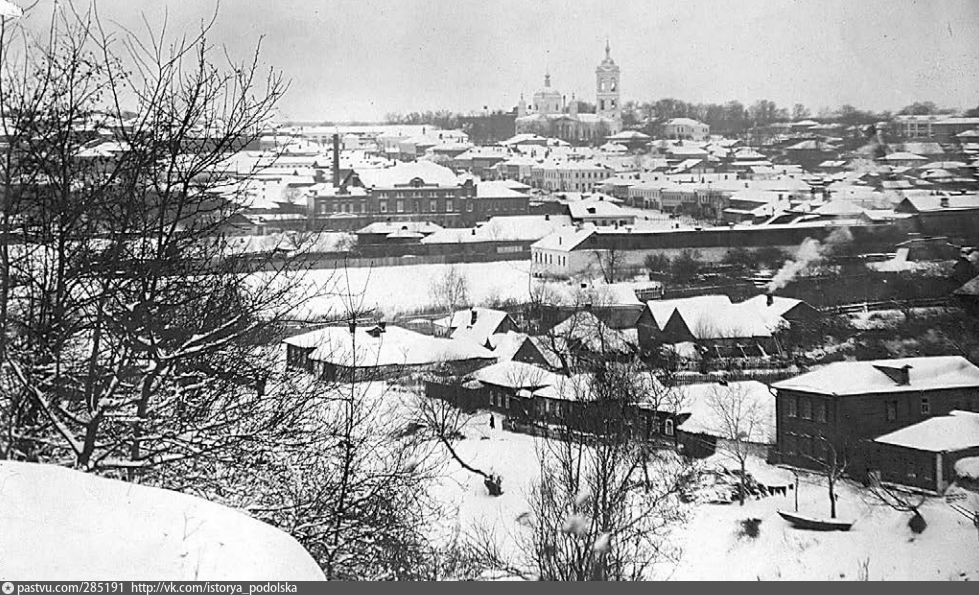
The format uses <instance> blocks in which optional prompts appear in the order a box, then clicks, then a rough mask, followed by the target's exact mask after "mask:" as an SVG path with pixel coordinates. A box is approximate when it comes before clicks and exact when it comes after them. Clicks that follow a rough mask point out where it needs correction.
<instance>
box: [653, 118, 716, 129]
mask: <svg viewBox="0 0 979 595" xmlns="http://www.w3.org/2000/svg"><path fill="white" fill-rule="evenodd" d="M663 125H664V126H704V127H706V126H707V124H704V123H703V122H698V121H697V120H694V119H692V118H670V119H669V120H667V121H666V122H664V123H663Z"/></svg>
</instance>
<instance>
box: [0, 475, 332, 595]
mask: <svg viewBox="0 0 979 595" xmlns="http://www.w3.org/2000/svg"><path fill="white" fill-rule="evenodd" d="M0 576H2V577H3V578H4V579H9V580H28V579H29V580H92V579H107V578H111V579H112V580H137V579H147V580H164V579H165V580H323V573H322V571H321V570H320V569H319V567H318V566H317V564H316V562H315V561H314V560H313V559H312V558H311V557H310V555H309V554H308V553H307V552H306V550H305V549H303V547H302V546H301V545H299V543H298V542H296V541H295V540H294V539H293V538H292V537H290V536H289V535H287V534H285V533H283V532H282V531H279V530H278V529H275V528H274V527H272V526H270V525H266V524H265V523H262V522H260V521H257V520H255V519H252V518H250V517H248V516H246V515H244V514H242V513H240V512H238V511H235V510H232V509H230V508H226V507H224V506H221V505H218V504H215V503H212V502H207V501H206V500H201V499H199V498H195V497H192V496H187V495H184V494H179V493H176V492H171V491H168V490H161V489H157V488H150V487H145V486H140V485H135V484H130V483H125V482H122V481H115V480H111V479H104V478H100V477H96V476H93V475H88V474H85V473H81V472H78V471H74V470H71V469H66V468H63V467H58V466H54V465H40V464H31V463H12V462H8V461H3V462H0Z"/></svg>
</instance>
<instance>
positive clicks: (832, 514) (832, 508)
mask: <svg viewBox="0 0 979 595" xmlns="http://www.w3.org/2000/svg"><path fill="white" fill-rule="evenodd" d="M834 484H835V482H834V481H833V478H832V476H830V478H829V518H831V519H835V518H836V492H835V491H834V490H833V488H834Z"/></svg>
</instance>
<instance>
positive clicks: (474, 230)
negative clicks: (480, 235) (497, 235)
mask: <svg viewBox="0 0 979 595" xmlns="http://www.w3.org/2000/svg"><path fill="white" fill-rule="evenodd" d="M472 235H476V228H475V227H474V228H472Z"/></svg>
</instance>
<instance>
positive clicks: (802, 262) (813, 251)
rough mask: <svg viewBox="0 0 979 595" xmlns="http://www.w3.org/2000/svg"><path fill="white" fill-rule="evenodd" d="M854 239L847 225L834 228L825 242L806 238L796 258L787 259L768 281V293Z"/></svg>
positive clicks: (797, 251) (784, 284)
mask: <svg viewBox="0 0 979 595" xmlns="http://www.w3.org/2000/svg"><path fill="white" fill-rule="evenodd" d="M852 241H853V234H851V233H850V230H849V229H847V228H846V227H840V228H838V229H834V230H833V232H832V233H830V234H829V236H827V237H826V241H825V242H820V241H819V240H817V239H814V238H806V239H805V240H803V242H802V244H800V245H799V249H798V250H796V253H795V258H793V259H792V260H786V261H785V264H783V265H782V268H780V269H779V270H778V272H777V273H775V276H774V277H773V278H772V280H771V281H770V282H769V283H768V293H774V292H775V291H777V290H779V289H782V288H783V287H785V286H786V285H788V284H789V283H790V282H791V281H792V280H793V279H795V278H796V277H797V276H799V273H802V272H803V271H805V270H806V269H809V268H810V267H813V266H815V265H817V264H819V263H820V262H822V261H823V260H825V259H826V257H828V256H830V255H831V254H832V253H833V250H835V249H836V247H837V246H839V245H840V244H845V243H848V242H852Z"/></svg>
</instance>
